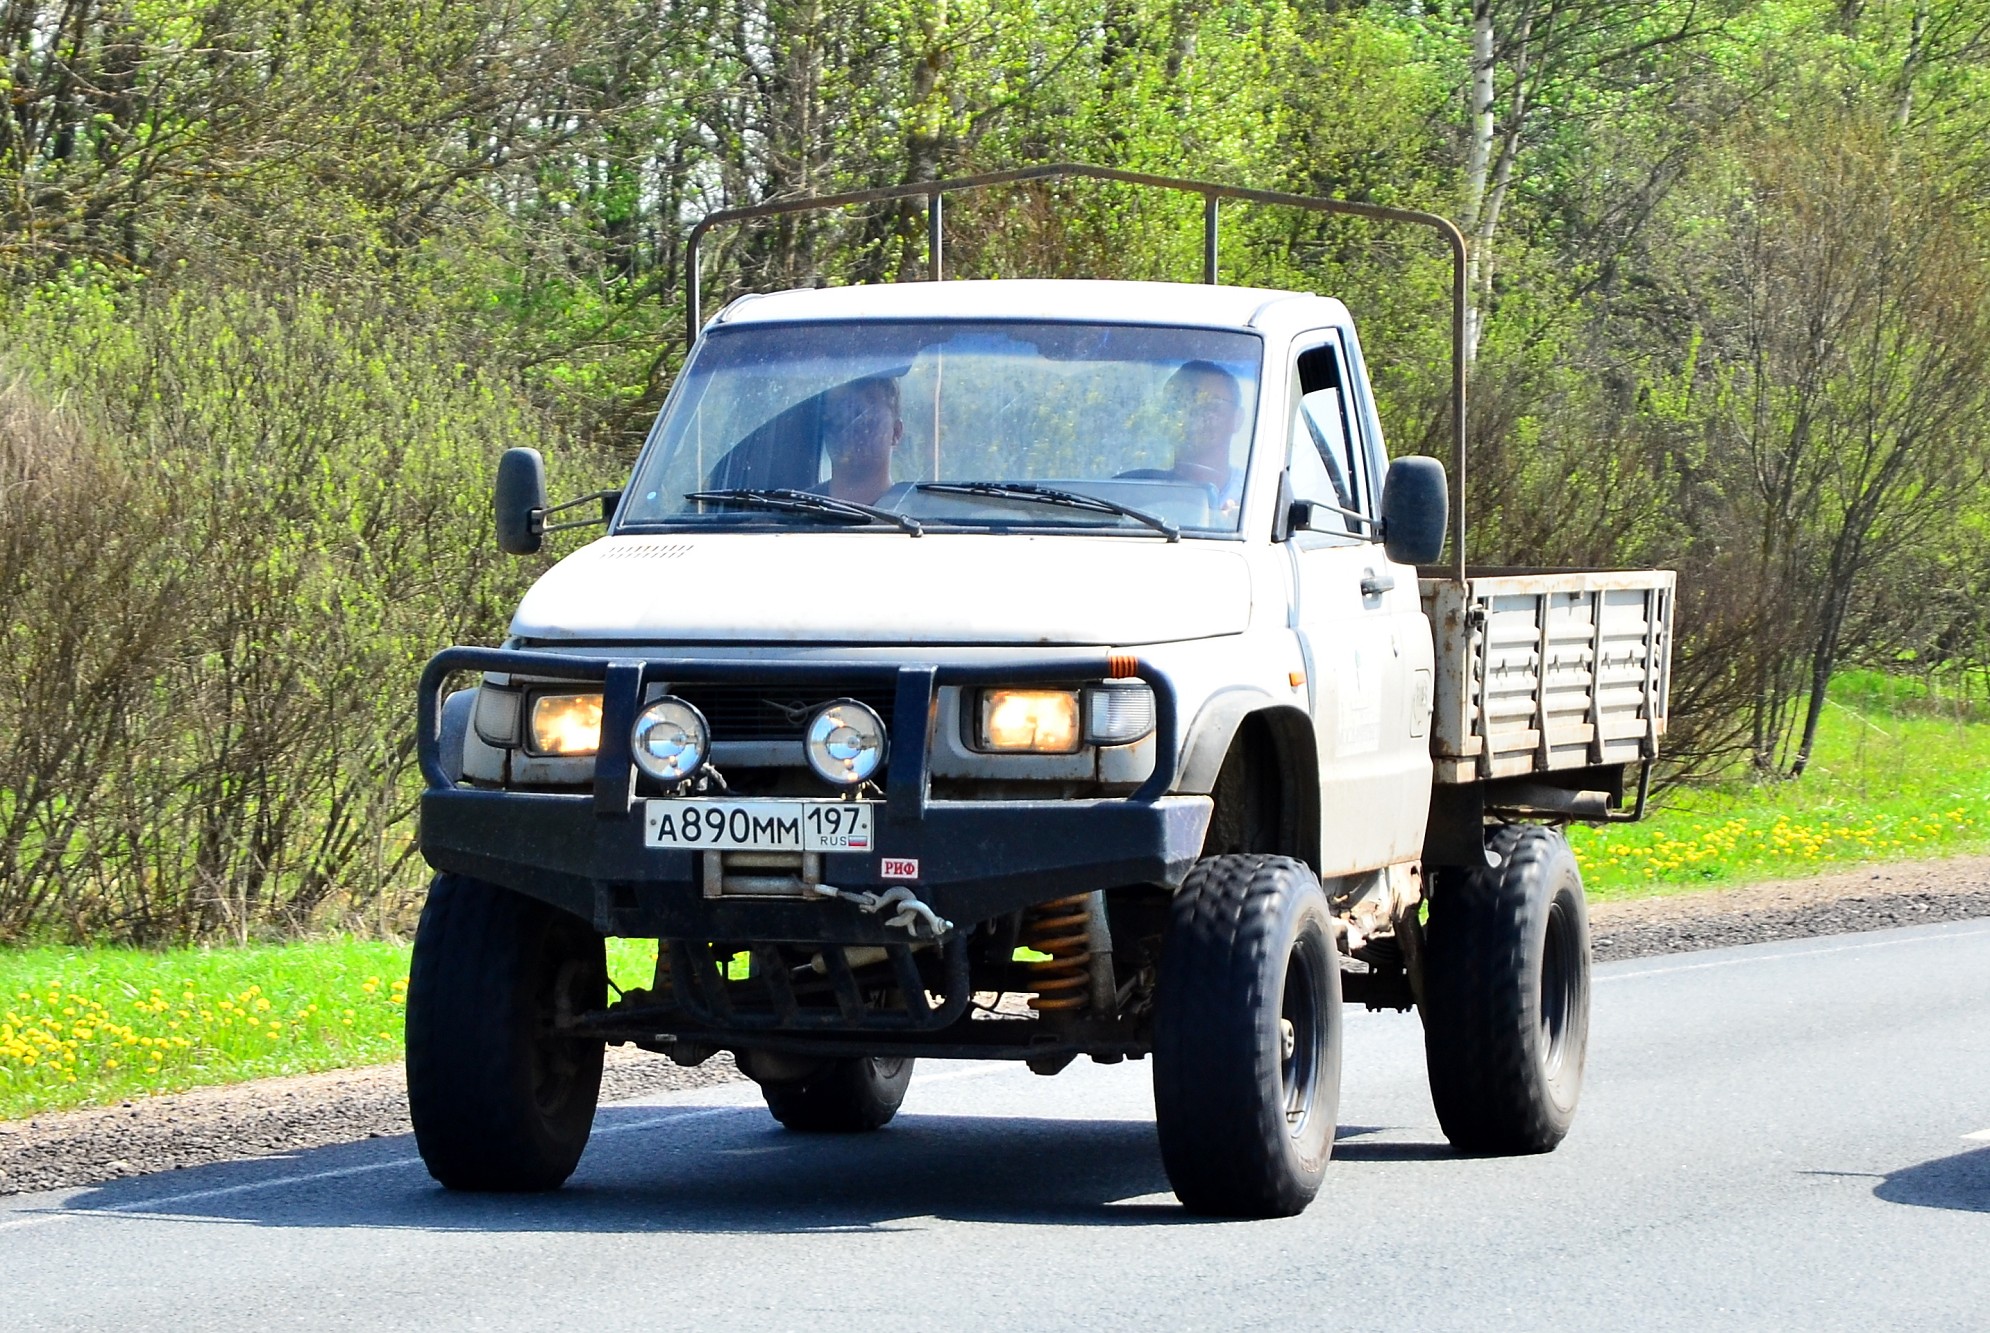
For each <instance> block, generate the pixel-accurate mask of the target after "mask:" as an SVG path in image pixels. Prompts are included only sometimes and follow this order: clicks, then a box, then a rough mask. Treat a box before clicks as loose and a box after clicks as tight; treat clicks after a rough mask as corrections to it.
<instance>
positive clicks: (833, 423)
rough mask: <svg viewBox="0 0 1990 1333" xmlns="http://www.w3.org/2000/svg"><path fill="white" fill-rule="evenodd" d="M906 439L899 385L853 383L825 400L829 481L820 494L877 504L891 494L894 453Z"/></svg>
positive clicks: (876, 379) (876, 380)
mask: <svg viewBox="0 0 1990 1333" xmlns="http://www.w3.org/2000/svg"><path fill="white" fill-rule="evenodd" d="M904 435H905V422H904V421H903V420H901V419H900V418H899V415H898V381H897V380H895V379H892V378H891V377H889V376H886V375H876V376H873V377H871V378H870V379H861V380H851V381H850V382H849V383H848V384H839V385H837V386H836V387H835V388H833V389H829V390H827V391H826V392H824V393H823V395H822V450H823V452H824V453H826V454H827V455H829V480H828V481H827V482H825V483H823V484H822V485H821V486H819V487H818V488H817V489H818V490H819V491H820V492H821V493H822V494H824V495H827V496H830V497H831V498H833V499H837V500H854V501H856V502H857V503H858V504H876V503H877V502H878V501H879V500H880V499H881V498H882V497H883V496H884V493H885V492H886V491H888V490H890V489H891V451H892V450H894V449H896V448H897V447H898V442H899V440H901V439H902V438H904Z"/></svg>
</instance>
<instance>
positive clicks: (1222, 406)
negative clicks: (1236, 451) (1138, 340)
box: [1161, 361, 1244, 486]
mask: <svg viewBox="0 0 1990 1333" xmlns="http://www.w3.org/2000/svg"><path fill="white" fill-rule="evenodd" d="M1161 404H1162V409H1163V411H1165V412H1166V413H1167V415H1168V418H1169V419H1170V420H1172V421H1175V422H1177V423H1179V427H1180V431H1181V434H1180V436H1179V440H1178V443H1177V445H1176V449H1175V471H1176V472H1178V473H1181V474H1182V475H1184V476H1188V477H1192V478H1193V479H1194V480H1198V481H1205V482H1208V483H1209V484H1211V485H1216V486H1221V485H1224V484H1226V483H1227V482H1228V481H1229V479H1230V442H1231V440H1232V439H1234V438H1235V437H1236V434H1237V427H1238V425H1239V424H1240V423H1241V422H1242V421H1243V417H1244V391H1243V389H1242V387H1241V386H1239V385H1238V383H1237V377H1236V376H1235V375H1232V374H1231V373H1230V372H1229V371H1227V370H1225V369H1223V367H1221V366H1219V365H1217V364H1216V363H1215V362H1214V361H1190V362H1188V363H1187V364H1185V365H1183V366H1182V368H1181V369H1179V370H1177V371H1176V372H1175V373H1174V374H1172V375H1170V376H1169V377H1168V382H1167V383H1166V384H1165V385H1163V386H1162V389H1161Z"/></svg>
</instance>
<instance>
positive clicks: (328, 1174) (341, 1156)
mask: <svg viewBox="0 0 1990 1333" xmlns="http://www.w3.org/2000/svg"><path fill="white" fill-rule="evenodd" d="M66 1209H67V1210H68V1211H72V1212H78V1213H105V1212H108V1213H114V1214H117V1215H119V1216H120V1217H124V1218H137V1217H145V1216H170V1217H173V1218H176V1219H180V1220H185V1219H188V1218H194V1219H209V1220H213V1221H217V1222H247V1223H251V1224H254V1225H262V1226H272V1227H361V1228H372V1227H386V1228H400V1227H406V1228H417V1229H423V1230H466V1231H548V1232H673V1231H688V1232H726V1231H739V1232H814V1231H839V1230H870V1229H896V1228H900V1227H903V1226H905V1225H908V1224H910V1225H916V1224H917V1221H916V1220H917V1219H922V1218H943V1219H947V1220H960V1221H982V1222H1015V1223H1025V1224H1042V1223H1058V1224H1064V1225H1094V1226H1111V1225H1116V1224H1117V1225H1123V1224H1129V1223H1132V1224H1142V1225H1153V1224H1156V1223H1169V1222H1192V1221H1197V1220H1199V1219H1195V1218H1191V1217H1189V1216H1188V1215H1187V1214H1185V1213H1183V1212H1182V1211H1181V1210H1180V1209H1179V1208H1178V1207H1176V1206H1175V1203H1174V1198H1173V1195H1172V1194H1171V1193H1169V1190H1168V1182H1167V1177H1166V1176H1165V1174H1164V1173H1163V1171H1162V1169H1161V1159H1160V1152H1159V1149H1158V1147H1157V1146H1156V1143H1155V1139H1154V1126H1153V1124H1152V1123H1151V1122H1147V1121H1120V1120H1047V1119H1033V1118H997V1117H980V1116H942V1115H901V1116H899V1117H898V1119H897V1120H895V1121H893V1122H892V1124H891V1125H890V1126H889V1127H888V1128H886V1129H884V1130H882V1131H880V1132H878V1133H875V1134H866V1135H848V1136H845V1135H802V1134H793V1133H789V1132H787V1131H785V1130H782V1129H781V1128H779V1127H778V1126H777V1125H775V1123H774V1121H773V1120H772V1118H771V1117H769V1116H768V1114H767V1113H766V1111H765V1110H763V1109H761V1108H759V1107H725V1108H670V1109H666V1108H660V1107H609V1108H604V1109H603V1110H602V1111H601V1112H600V1114H599V1116H598V1117H597V1119H596V1121H595V1136H594V1140H593V1142H592V1143H591V1144H590V1145H589V1148H588V1151H587V1155H586V1156H585V1157H583V1158H582V1160H581V1165H580V1169H579V1170H578V1171H577V1172H576V1173H575V1175H574V1177H573V1179H572V1180H571V1181H569V1182H568V1184H567V1187H566V1188H565V1189H563V1190H560V1191H558V1192H557V1193H553V1194H543V1195H517V1194H514V1195H474V1194H451V1193H448V1192H446V1191H444V1190H442V1189H441V1188H440V1187H438V1186H437V1185H436V1184H435V1183H434V1182H433V1181H432V1180H430V1179H429V1177H428V1174H427V1172H426V1171H424V1170H423V1169H422V1166H421V1163H420V1161H419V1159H417V1158H416V1157H415V1146H414V1140H413V1137H412V1136H400V1137H397V1138H393V1139H382V1140H374V1141H372V1142H371V1143H368V1144H362V1145H341V1146H338V1147H332V1148H324V1149H319V1150H316V1151H311V1152H305V1153H300V1154H298V1155H297V1156H295V1157H293V1158H289V1159H287V1160H285V1161H283V1162H282V1163H281V1164H280V1165H279V1164H278V1163H273V1162H244V1163H233V1164H229V1165H226V1166H216V1167H208V1168H201V1169H198V1170H191V1171H182V1172H175V1173H173V1174H172V1175H171V1176H170V1177H162V1176H157V1175H155V1176H150V1177H143V1178H139V1179H132V1180H121V1181H113V1182H110V1183H108V1184H105V1185H102V1186H99V1187H97V1188H94V1189H91V1190H88V1191H85V1192H83V1193H82V1194H79V1195H76V1196H74V1197H72V1198H71V1199H70V1200H69V1201H68V1203H67V1205H66Z"/></svg>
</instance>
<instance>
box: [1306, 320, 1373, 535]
mask: <svg viewBox="0 0 1990 1333" xmlns="http://www.w3.org/2000/svg"><path fill="white" fill-rule="evenodd" d="M1292 398H1293V412H1292V442H1291V452H1290V454H1289V456H1288V467H1289V468H1290V476H1291V480H1292V495H1293V498H1294V499H1296V500H1311V501H1313V502H1315V503H1316V504H1321V505H1326V506H1330V507H1331V508H1330V509H1325V510H1315V511H1314V520H1313V531H1315V532H1326V533H1340V534H1345V535H1349V536H1366V535H1367V532H1368V531H1369V529H1368V527H1367V526H1366V525H1364V524H1362V523H1360V522H1359V521H1358V520H1354V519H1350V518H1348V517H1347V516H1346V514H1342V513H1335V512H1332V511H1333V510H1346V511H1350V512H1352V513H1355V514H1362V515H1372V514H1373V512H1374V511H1373V505H1372V501H1373V496H1372V494H1371V487H1370V481H1369V476H1368V468H1367V457H1366V451H1365V450H1364V449H1363V448H1362V446H1361V441H1360V433H1359V427H1358V425H1357V418H1356V416H1355V413H1354V412H1353V410H1352V404H1351V403H1350V402H1349V400H1348V393H1347V378H1346V375H1345V373H1344V369H1343V364H1342V362H1341V358H1340V351H1339V348H1338V347H1337V346H1335V345H1334V344H1332V343H1328V344H1325V345H1323V346H1320V347H1312V348H1308V349H1307V350H1305V351H1303V352H1301V353H1299V355H1298V357H1297V358H1296V360H1295V364H1294V366H1293V394H1292Z"/></svg>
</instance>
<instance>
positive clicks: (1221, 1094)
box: [1154, 856, 1341, 1217]
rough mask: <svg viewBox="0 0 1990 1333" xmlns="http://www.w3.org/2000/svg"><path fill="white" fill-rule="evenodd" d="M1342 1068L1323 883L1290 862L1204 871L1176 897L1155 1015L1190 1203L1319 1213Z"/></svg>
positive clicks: (1165, 1105) (1173, 1154) (1165, 1154)
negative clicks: (1317, 1200)
mask: <svg viewBox="0 0 1990 1333" xmlns="http://www.w3.org/2000/svg"><path fill="white" fill-rule="evenodd" d="M1340 1062H1341V985H1340V957H1339V953H1338V951H1337V949H1336V948H1335V945H1334V935H1333V922H1332V917H1331V914H1330V912H1329V910H1328V907H1327V898H1326V894H1325V893H1324V892H1322V891H1321V889H1320V882H1319V880H1318V879H1316V878H1315V877H1314V875H1313V872H1312V871H1311V870H1309V869H1308V868H1307V867H1306V866H1305V865H1303V864H1301V863H1300V862H1298V861H1294V860H1291V859H1289V858H1287V857H1282V856H1213V857H1210V858H1208V859H1207V860H1204V861H1203V862H1201V863H1200V864H1198V865H1197V866H1196V867H1195V869H1194V870H1192V871H1191V872H1189V877H1188V879H1187V881H1186V882H1185V883H1183V885H1182V888H1181V891H1180V892H1179V893H1178V894H1176V895H1175V901H1174V908H1173V912H1172V915H1171V917H1170V920H1169V925H1168V936H1167V943H1166V945H1165V946H1164V948H1163V951H1162V957H1161V973H1160V982H1159V986H1158V989H1157V994H1156V997H1155V1012H1154V1114H1155V1121H1156V1126H1157V1128H1158V1129H1159V1131H1160V1138H1161V1160H1162V1163H1163V1164H1164V1165H1165V1166H1166V1168H1167V1172H1168V1180H1169V1183H1171V1184H1172V1185H1173V1186H1174V1187H1175V1194H1176V1195H1177V1196H1178V1197H1179V1198H1180V1199H1181V1201H1182V1203H1183V1204H1184V1205H1186V1206H1187V1207H1188V1208H1189V1209H1191V1210H1192V1211H1195V1212H1199V1213H1211V1214H1217V1215H1221V1216H1229V1217H1288V1216H1291V1215H1292V1214H1294V1213H1297V1212H1299V1211H1301V1210H1302V1209H1304V1208H1305V1207H1306V1205H1307V1204H1309V1203H1311V1202H1312V1200H1313V1196H1314V1195H1315V1194H1317V1193H1318V1192H1319V1189H1320V1181H1321V1178H1322V1176H1323V1175H1324V1173H1325V1171H1326V1166H1327V1159H1328V1157H1329V1156H1331V1155H1332V1153H1333V1146H1334V1121H1335V1116H1336V1115H1337V1113H1338V1111H1339V1107H1340Z"/></svg>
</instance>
